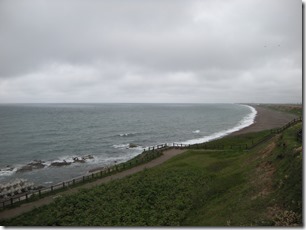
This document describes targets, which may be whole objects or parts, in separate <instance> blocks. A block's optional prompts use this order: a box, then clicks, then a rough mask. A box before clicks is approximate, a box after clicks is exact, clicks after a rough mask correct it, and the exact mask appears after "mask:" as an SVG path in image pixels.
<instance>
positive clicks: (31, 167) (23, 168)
mask: <svg viewBox="0 0 306 230" xmlns="http://www.w3.org/2000/svg"><path fill="white" fill-rule="evenodd" d="M32 170H33V166H31V165H25V166H22V167H21V168H20V169H17V171H16V172H27V171H32Z"/></svg>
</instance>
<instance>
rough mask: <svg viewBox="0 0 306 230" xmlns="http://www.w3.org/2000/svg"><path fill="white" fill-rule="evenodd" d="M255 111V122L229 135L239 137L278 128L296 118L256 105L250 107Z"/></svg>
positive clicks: (292, 115)
mask: <svg viewBox="0 0 306 230" xmlns="http://www.w3.org/2000/svg"><path fill="white" fill-rule="evenodd" d="M250 106H252V107H254V108H255V109H256V111H257V114H256V117H255V122H254V123H253V124H252V125H250V126H248V127H246V128H243V129H241V130H239V131H236V132H233V133H232V134H230V135H239V134H244V133H251V132H258V131H262V130H266V129H274V128H279V127H281V126H283V125H285V124H287V123H288V122H290V121H292V120H293V119H294V118H297V116H296V115H294V114H290V113H285V112H280V111H276V110H272V109H268V108H265V107H262V106H258V105H251V104H250Z"/></svg>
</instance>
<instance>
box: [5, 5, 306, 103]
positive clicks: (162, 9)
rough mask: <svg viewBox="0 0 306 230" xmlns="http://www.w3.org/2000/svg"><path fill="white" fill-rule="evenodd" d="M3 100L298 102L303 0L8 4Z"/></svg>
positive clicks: (38, 101)
mask: <svg viewBox="0 0 306 230" xmlns="http://www.w3.org/2000/svg"><path fill="white" fill-rule="evenodd" d="M0 50H1V52H0V59H1V62H0V103H112V102H119V103H161V102H165V103H301V102H302V2H301V1H298V0H188V1H187V0H176V1H171V0H163V1H161V0H154V1H153V0H151V1H137V0H126V1H119V0H113V1H106V0H105V1H103V0H102V1H95V0H90V1H85V0H61V1H60V0H53V1H52V0H28V1H18V0H2V1H1V2H0Z"/></svg>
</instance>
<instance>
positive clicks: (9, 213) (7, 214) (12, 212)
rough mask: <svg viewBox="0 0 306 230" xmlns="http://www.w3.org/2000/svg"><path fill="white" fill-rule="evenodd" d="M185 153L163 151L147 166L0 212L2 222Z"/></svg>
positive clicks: (177, 150) (180, 151)
mask: <svg viewBox="0 0 306 230" xmlns="http://www.w3.org/2000/svg"><path fill="white" fill-rule="evenodd" d="M184 151H186V150H181V149H170V150H165V151H163V155H161V156H160V157H158V158H155V159H153V160H152V161H150V162H147V163H145V164H142V165H138V166H135V167H133V168H131V169H127V170H125V171H122V172H119V173H116V174H114V175H111V176H107V177H104V178H101V179H98V180H96V181H93V182H88V183H86V184H84V185H80V186H78V187H76V188H72V189H69V190H66V191H64V192H59V193H57V194H56V195H50V196H47V197H44V198H41V199H39V200H37V201H33V202H30V203H25V204H22V205H21V206H19V207H16V208H12V209H7V210H4V211H2V212H0V220H1V219H8V218H13V217H16V216H19V215H21V214H22V213H25V212H29V211H31V210H32V209H34V208H38V207H40V206H43V205H47V204H50V203H51V202H52V201H54V199H55V197H58V196H62V195H67V194H72V193H76V192H78V191H79V190H80V189H84V188H87V189H88V188H92V187H94V186H97V185H100V184H103V183H107V182H109V181H111V180H114V179H120V178H123V177H126V176H129V175H132V174H134V173H137V172H140V171H142V170H144V169H148V168H152V167H155V166H157V165H160V164H162V163H164V162H165V161H167V160H169V159H170V158H172V157H174V156H176V155H179V154H180V153H182V152H184Z"/></svg>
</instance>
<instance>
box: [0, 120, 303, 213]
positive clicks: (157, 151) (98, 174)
mask: <svg viewBox="0 0 306 230" xmlns="http://www.w3.org/2000/svg"><path fill="white" fill-rule="evenodd" d="M301 121H302V118H301V117H300V118H298V119H294V120H292V121H291V122H289V123H287V124H286V125H284V126H283V127H281V128H278V129H273V130H271V132H270V134H268V135H267V136H265V137H263V138H262V139H260V140H258V141H256V142H254V141H252V144H250V145H248V144H244V145H217V144H209V143H202V144H178V143H173V144H172V145H170V144H162V145H156V146H150V147H148V148H147V149H144V151H143V152H142V153H141V154H139V155H138V156H136V157H135V158H133V159H131V160H129V161H127V162H124V163H120V164H115V165H112V166H108V167H105V168H101V169H100V170H97V171H93V172H91V173H89V174H87V175H83V176H80V177H76V178H73V179H71V180H68V181H64V182H61V183H58V184H56V185H52V186H50V187H46V188H41V189H37V190H34V191H28V192H26V193H22V194H16V195H13V196H11V197H7V198H6V199H5V198H4V199H2V201H0V208H1V209H5V208H6V207H8V206H13V205H15V204H17V203H20V202H27V201H33V200H34V199H35V198H41V197H44V196H45V195H48V194H49V195H51V194H53V193H56V192H58V191H60V190H64V189H66V188H71V187H74V186H77V185H80V184H83V183H86V182H91V181H94V180H96V179H100V178H104V177H107V176H110V175H112V174H114V173H117V172H121V171H124V170H127V169H129V168H132V167H135V166H137V165H141V164H143V163H146V162H149V161H151V160H153V159H155V158H157V157H159V156H161V155H162V154H163V151H165V150H169V149H208V150H209V149H219V150H222V149H239V150H250V149H253V148H255V147H256V146H258V145H260V144H262V143H264V142H266V141H268V140H270V139H271V138H272V137H273V136H275V135H276V134H279V133H281V132H283V131H284V130H286V129H287V128H289V127H291V126H293V125H295V124H297V123H298V122H301Z"/></svg>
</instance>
